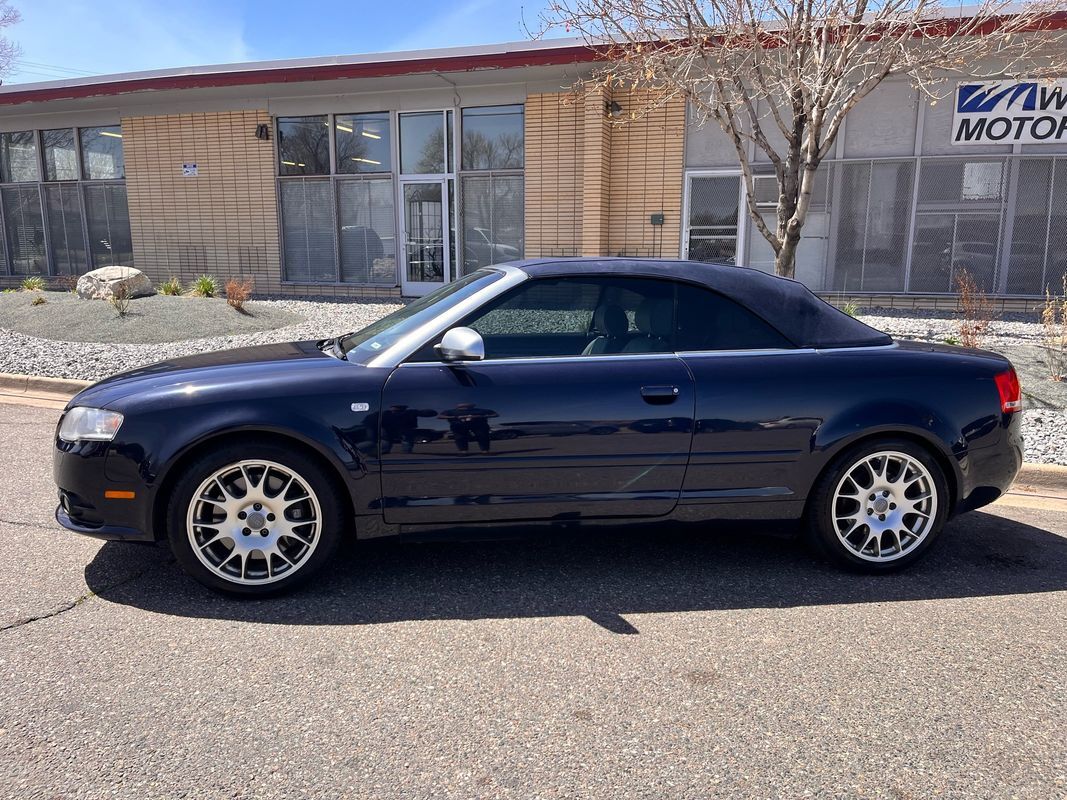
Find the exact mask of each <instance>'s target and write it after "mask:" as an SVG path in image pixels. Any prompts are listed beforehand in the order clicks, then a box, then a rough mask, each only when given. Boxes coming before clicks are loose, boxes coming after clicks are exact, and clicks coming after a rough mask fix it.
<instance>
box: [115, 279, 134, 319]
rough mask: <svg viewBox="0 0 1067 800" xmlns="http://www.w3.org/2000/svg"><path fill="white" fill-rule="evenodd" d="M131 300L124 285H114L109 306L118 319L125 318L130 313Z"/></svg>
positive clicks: (128, 291)
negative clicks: (116, 313) (115, 312)
mask: <svg viewBox="0 0 1067 800" xmlns="http://www.w3.org/2000/svg"><path fill="white" fill-rule="evenodd" d="M132 299H133V298H132V297H130V290H129V288H127V286H126V284H124V283H120V284H118V285H116V286H115V288H114V289H113V290H112V292H111V305H112V306H113V307H114V309H115V311H117V312H118V315H119V316H120V317H125V316H126V315H127V314H129V313H130V300H132Z"/></svg>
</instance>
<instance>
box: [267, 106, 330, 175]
mask: <svg viewBox="0 0 1067 800" xmlns="http://www.w3.org/2000/svg"><path fill="white" fill-rule="evenodd" d="M278 161H279V165H278V172H279V174H281V175H329V174H330V123H329V122H327V120H326V115H325V114H324V115H322V116H315V117H281V118H279V119H278Z"/></svg>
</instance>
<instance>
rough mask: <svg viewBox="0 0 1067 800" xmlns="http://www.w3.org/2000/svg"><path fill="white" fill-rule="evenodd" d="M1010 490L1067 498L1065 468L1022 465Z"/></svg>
mask: <svg viewBox="0 0 1067 800" xmlns="http://www.w3.org/2000/svg"><path fill="white" fill-rule="evenodd" d="M1012 490H1013V491H1016V492H1023V493H1026V494H1054V495H1061V496H1063V497H1067V467H1063V466H1060V465H1059V464H1023V468H1022V470H1020V471H1019V477H1018V478H1016V479H1015V484H1014V485H1013V486H1012Z"/></svg>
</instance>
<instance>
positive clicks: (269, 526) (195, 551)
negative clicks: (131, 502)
mask: <svg viewBox="0 0 1067 800" xmlns="http://www.w3.org/2000/svg"><path fill="white" fill-rule="evenodd" d="M343 525H344V516H343V513H342V510H341V507H340V504H339V503H338V501H337V489H336V487H335V481H333V480H331V477H330V475H329V474H328V473H327V472H326V471H325V470H324V469H323V468H322V467H320V466H319V464H318V463H317V462H316V461H314V460H313V459H311V458H308V457H307V456H306V455H304V454H303V453H300V452H298V451H295V450H290V449H288V448H285V447H279V446H274V445H259V446H254V447H251V448H249V447H242V446H236V445H227V446H225V447H221V448H219V449H217V450H214V451H212V452H210V453H207V454H206V455H204V456H202V457H200V458H199V459H197V460H196V461H195V462H193V463H192V464H190V465H189V467H188V469H186V470H185V472H184V474H183V475H181V476H180V477H179V479H178V483H177V484H176V485H175V487H174V491H173V492H172V493H171V499H170V504H169V506H168V513H167V534H168V538H169V540H170V545H171V549H172V550H173V551H174V556H175V558H176V559H177V560H178V563H180V564H181V566H182V568H183V569H185V571H186V572H188V573H189V574H190V575H191V576H192V577H194V578H196V579H197V580H198V581H200V583H202V584H204V585H205V586H207V587H209V588H211V589H215V590H217V591H223V592H227V593H230V594H239V595H251V596H263V595H270V594H276V593H279V592H283V591H286V590H288V589H291V588H293V587H294V586H296V585H297V584H299V583H302V582H303V581H305V580H306V579H307V578H309V577H310V576H311V574H312V573H313V572H315V571H316V570H317V569H319V568H320V567H321V566H322V565H323V564H324V563H325V562H326V561H328V560H329V558H330V555H331V554H332V553H333V551H334V550H335V548H336V547H337V544H338V541H339V540H340V536H341V530H342V528H343Z"/></svg>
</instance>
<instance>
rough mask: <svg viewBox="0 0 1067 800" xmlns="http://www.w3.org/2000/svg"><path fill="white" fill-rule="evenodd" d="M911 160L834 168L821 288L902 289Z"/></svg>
mask: <svg viewBox="0 0 1067 800" xmlns="http://www.w3.org/2000/svg"><path fill="white" fill-rule="evenodd" d="M914 171H915V165H914V163H913V162H911V161H857V162H847V163H844V164H838V165H836V167H835V169H834V177H835V180H833V181H831V190H830V193H829V195H830V196H829V206H830V226H829V229H830V241H831V247H830V249H829V255H828V258H827V265H826V273H825V279H824V282H823V284H822V285H818V286H813V287H811V288H814V289H819V290H834V291H852V292H900V291H903V290H904V285H905V274H906V269H907V254H908V246H907V245H908V229H909V226H910V223H911V203H912V181H913V180H914Z"/></svg>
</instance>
